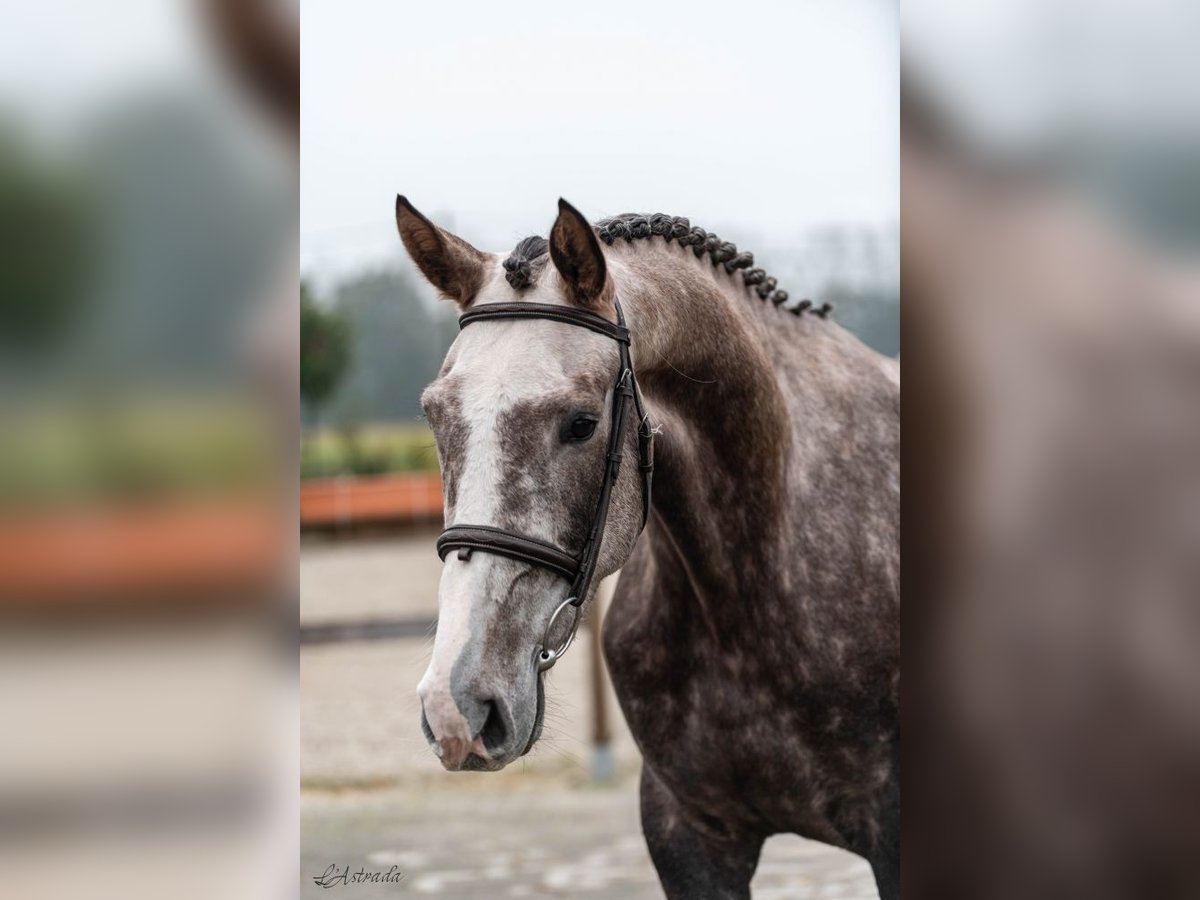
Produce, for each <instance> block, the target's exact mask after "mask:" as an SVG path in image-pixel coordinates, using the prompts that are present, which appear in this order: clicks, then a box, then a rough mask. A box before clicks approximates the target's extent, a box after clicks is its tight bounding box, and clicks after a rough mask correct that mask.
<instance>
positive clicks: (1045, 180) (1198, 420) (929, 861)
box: [901, 0, 1200, 898]
mask: <svg viewBox="0 0 1200 900" xmlns="http://www.w3.org/2000/svg"><path fill="white" fill-rule="evenodd" d="M903 27H904V38H903V42H904V59H903V66H904V73H903V87H902V93H903V96H902V101H901V110H902V111H901V120H902V125H901V131H902V141H901V144H902V147H901V159H902V164H901V180H902V190H903V196H904V202H903V212H902V230H903V271H904V275H903V291H904V328H903V332H904V333H903V342H904V359H905V376H904V377H905V391H906V396H907V403H906V406H905V418H904V429H905V451H904V460H903V468H904V484H905V491H906V492H907V498H908V502H907V504H906V509H905V518H904V548H903V552H904V564H905V584H904V591H905V605H906V612H905V617H904V652H905V658H906V674H905V684H906V688H905V694H906V700H905V702H906V712H905V727H906V729H907V733H906V743H905V745H904V746H905V763H904V765H905V779H904V793H905V799H906V803H907V812H906V818H905V868H904V879H905V885H904V886H905V891H906V893H911V894H912V895H913V896H919V897H931V896H939V897H940V896H944V897H963V896H978V897H997V898H1009V897H1012V898H1042V897H1046V898H1051V897H1054V898H1064V897H1070V898H1074V897H1086V898H1098V897H1111V898H1146V897H1155V898H1159V897H1163V898H1183V897H1194V896H1198V895H1200V866H1198V861H1200V818H1198V817H1197V816H1196V811H1197V809H1200V653H1198V652H1197V648H1198V646H1200V615H1198V613H1200V606H1198V601H1200V570H1198V569H1197V561H1198V560H1200V415H1198V412H1200V404H1198V399H1197V398H1200V365H1198V363H1200V167H1198V161H1200V106H1198V105H1197V104H1196V97H1197V96H1198V95H1200V94H1198V89H1200V58H1198V57H1197V55H1196V53H1195V42H1194V37H1195V35H1196V34H1197V33H1200V7H1197V5H1196V4H1194V3H1185V2H1174V0H1156V2H1150V3H1136V4H1135V3H1114V2H1100V3H1092V2H1089V3H1083V2H1075V0H1064V2H1057V3H1049V4H1046V3H1029V2H974V3H967V4H946V3H941V2H932V0H911V2H908V3H906V4H905V6H904V23H903ZM914 736H915V737H914ZM914 798H915V800H916V802H915V803H914V802H913V800H914Z"/></svg>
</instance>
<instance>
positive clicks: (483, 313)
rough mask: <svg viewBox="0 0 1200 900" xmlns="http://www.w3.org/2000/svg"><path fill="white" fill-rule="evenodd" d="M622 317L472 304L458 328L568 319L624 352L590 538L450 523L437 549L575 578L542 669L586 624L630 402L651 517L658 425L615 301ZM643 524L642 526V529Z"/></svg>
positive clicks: (539, 660) (543, 652)
mask: <svg viewBox="0 0 1200 900" xmlns="http://www.w3.org/2000/svg"><path fill="white" fill-rule="evenodd" d="M614 305H615V307H616V312H617V321H616V322H615V323H613V322H610V321H609V320H608V319H605V318H602V317H601V316H598V315H596V314H594V313H590V312H586V311H584V310H581V309H575V308H573V307H566V306H554V305H552V304H547V303H491V304H487V305H484V306H480V307H478V308H476V309H472V310H468V311H467V312H465V313H463V314H462V315H461V316H460V317H459V319H458V327H459V328H460V329H462V328H466V327H467V326H468V325H470V324H472V323H474V322H483V321H486V320H488V319H549V320H550V321H552V322H559V323H562V324H564V325H577V326H579V327H580V328H587V329H588V330H589V331H593V332H595V333H596V334H602V335H604V336H605V337H607V338H611V339H612V340H614V341H616V343H617V352H618V353H619V355H620V368H619V369H618V372H617V382H616V385H615V387H614V388H613V401H612V417H611V420H610V425H609V430H608V451H607V455H606V457H605V467H604V480H603V481H602V482H601V483H600V495H599V497H598V498H597V499H596V512H595V514H594V515H593V516H592V524H591V527H590V528H589V529H588V534H587V539H586V540H585V541H584V543H583V547H582V549H580V551H579V552H578V553H570V552H569V551H566V550H563V549H562V548H560V547H556V546H555V545H554V544H550V543H547V542H546V541H542V540H539V539H538V538H533V537H529V536H528V535H523V534H518V533H516V532H513V531H505V530H504V529H502V528H493V527H491V526H489V525H451V526H450V527H449V528H447V529H446V530H445V531H443V532H442V534H441V536H440V537H439V538H438V540H437V551H438V556H440V557H441V558H442V559H443V560H445V558H446V555H447V554H448V553H449V552H450V551H451V550H457V551H458V558H459V559H461V560H464V561H465V560H469V559H470V558H471V553H472V552H474V551H475V550H482V551H483V552H485V553H494V554H496V555H498V556H506V557H508V558H509V559H516V560H520V561H521V562H527V563H530V564H531V565H535V566H541V567H542V568H543V569H548V570H550V571H551V572H554V573H555V574H557V575H560V576H562V577H563V578H564V579H566V580H567V581H569V582H570V584H571V588H570V590H569V591H568V592H567V597H566V599H565V600H563V601H562V602H561V603H560V604H559V605H558V607H557V608H556V609H555V610H554V613H553V615H551V617H550V621H549V622H548V623H547V624H546V630H545V633H544V634H543V636H542V643H541V646H540V648H539V649H538V652H537V656H536V664H537V668H538V671H545V670H546V669H549V668H550V667H551V666H553V665H554V664H555V663H556V662H558V660H559V658H560V657H561V656H562V655H563V654H564V653H566V652H567V648H568V647H570V646H571V642H572V641H573V640H574V639H575V632H576V631H577V630H578V629H579V619H580V613H579V607H580V606H581V605H582V603H583V601H584V600H586V599H587V596H588V590H589V589H590V587H591V584H592V576H594V575H595V573H596V563H597V561H598V559H599V556H600V544H601V543H602V541H603V540H604V527H605V525H606V523H607V521H608V505H609V500H610V499H611V497H612V489H613V485H614V484H616V481H617V475H618V474H619V473H620V470H621V457H622V456H623V454H624V443H625V428H626V419H627V416H626V411H627V408H628V405H629V403H630V401H632V402H633V405H634V408H635V409H636V411H637V417H638V468H639V471H640V472H641V473H642V525H641V527H642V528H645V527H646V520H647V519H648V518H649V517H650V488H651V483H652V479H653V475H654V429H653V428H652V427H651V426H650V421H649V419H648V418H647V417H646V409H645V407H644V406H643V405H642V395H641V391H640V389H639V388H638V383H637V377H636V376H635V375H634V372H633V364H632V363H631V361H630V358H629V329H628V328H626V327H625V316H624V314H623V313H622V312H621V304H620V302H619V301H615V300H614ZM639 530H640V529H639ZM567 607H571V608H572V609H573V611H574V618H573V620H572V622H571V629H570V632H569V633H568V634H567V637H566V639H565V640H563V641H562V642H560V644H559V646H558V647H557V648H556V649H553V650H552V649H550V647H549V641H550V632H551V631H552V630H553V629H554V626H555V625H556V624H557V622H558V619H559V617H560V616H561V615H562V613H563V611H564V610H565V609H566V608H567Z"/></svg>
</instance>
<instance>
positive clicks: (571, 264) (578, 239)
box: [550, 197, 608, 306]
mask: <svg viewBox="0 0 1200 900" xmlns="http://www.w3.org/2000/svg"><path fill="white" fill-rule="evenodd" d="M550 259H552V260H553V261H554V268H556V269H558V274H559V275H561V276H562V279H563V282H564V283H565V284H566V287H567V294H568V295H569V296H570V298H571V299H572V300H574V301H575V302H576V303H578V304H580V305H581V306H598V305H600V303H601V302H602V301H603V300H605V299H606V295H607V288H608V267H607V266H606V265H605V262H604V251H602V250H601V249H600V241H599V240H597V239H596V232H595V231H594V230H593V229H592V226H591V223H590V222H588V220H587V219H585V218H584V217H583V214H582V213H580V212H579V210H577V209H576V208H575V207H573V206H572V205H571V204H570V203H568V202H567V201H566V200H563V199H562V198H561V197H560V198H559V200H558V218H557V219H555V220H554V228H552V229H551V230H550Z"/></svg>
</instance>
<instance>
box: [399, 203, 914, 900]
mask: <svg viewBox="0 0 1200 900" xmlns="http://www.w3.org/2000/svg"><path fill="white" fill-rule="evenodd" d="M396 218H397V224H398V226H399V230H400V236H401V238H402V239H403V241H404V245H405V246H406V247H407V249H408V252H409V253H410V254H411V256H412V258H413V260H414V261H415V262H416V264H417V266H418V267H419V268H420V270H421V271H422V272H423V273H424V274H425V276H426V277H427V278H428V279H429V280H430V282H432V283H433V285H434V286H435V287H436V288H437V289H438V290H439V291H440V292H441V293H442V294H444V295H445V296H447V297H449V298H450V299H451V300H453V301H454V302H455V303H456V304H457V305H458V307H459V308H460V310H463V311H464V312H467V311H471V310H476V311H478V310H481V309H483V308H485V307H486V306H487V305H489V304H497V303H505V304H511V303H514V302H517V303H539V304H549V305H557V306H559V307H565V308H567V309H568V310H570V311H571V314H572V315H575V314H576V313H578V312H590V313H592V314H594V315H596V316H599V317H601V318H603V319H605V320H608V321H609V322H616V321H617V319H618V310H620V311H622V312H623V314H624V319H625V322H626V324H627V326H628V333H629V335H630V343H629V353H630V360H631V363H632V369H633V371H634V372H636V378H637V382H639V383H640V387H641V393H640V394H639V395H638V399H639V400H642V399H644V403H645V412H646V418H647V419H648V421H649V422H651V423H653V426H654V430H655V431H656V432H657V434H658V441H657V443H658V449H657V456H658V458H657V461H656V467H655V474H654V483H653V501H652V508H651V510H650V515H649V519H648V521H647V522H646V525H645V528H644V530H643V529H642V520H643V510H642V501H643V497H644V496H645V492H646V491H647V490H648V488H649V485H647V484H645V483H644V481H643V479H642V478H640V477H639V467H638V466H637V465H625V466H623V467H621V468H620V470H619V473H618V474H616V475H615V478H614V479H613V480H612V486H611V503H610V504H608V506H607V507H606V508H605V509H604V512H605V513H606V515H604V516H603V518H604V519H605V523H606V527H605V529H604V531H603V539H602V540H601V541H600V542H599V543H600V546H599V551H598V554H597V556H596V560H595V576H596V577H595V580H593V581H592V582H591V584H592V585H593V586H594V585H595V584H596V583H598V581H599V579H600V578H602V577H604V576H606V575H608V574H611V573H613V572H615V571H617V570H618V569H621V570H622V571H621V577H620V580H619V584H618V586H617V589H616V593H615V598H614V600H613V603H612V607H611V609H610V611H609V614H608V615H607V617H606V620H605V626H604V647H605V654H606V656H607V659H608V665H609V669H610V670H611V672H612V677H613V681H614V684H615V687H616V691H617V696H618V697H619V699H620V703H621V707H622V709H623V711H624V713H625V717H626V719H627V721H628V723H629V727H630V729H631V730H632V732H633V735H634V738H635V739H636V740H637V743H638V746H639V748H640V749H641V752H642V755H643V768H642V781H641V808H642V824H643V830H644V832H645V837H646V842H647V844H648V846H649V850H650V855H651V857H652V858H653V860H654V864H655V867H656V868H657V870H658V875H659V878H660V880H661V881H662V885H663V888H664V890H665V892H666V894H667V896H668V897H672V898H677V897H679V898H682V897H686V898H696V897H748V896H749V885H750V880H751V877H752V876H753V874H754V870H755V867H756V865H757V862H758V858H759V854H760V851H761V848H762V844H763V841H764V840H765V839H766V838H767V837H768V836H770V835H772V834H776V833H780V832H794V833H796V834H800V835H802V836H804V837H808V838H812V839H816V840H819V841H824V842H826V843H829V844H833V845H836V846H838V847H843V848H846V849H848V850H851V851H853V852H855V853H858V854H860V855H861V856H863V857H865V858H866V859H867V860H868V861H869V862H870V864H871V866H872V868H873V870H874V872H875V876H876V881H877V883H878V885H879V891H880V894H881V896H882V897H883V898H884V900H891V898H895V897H899V896H900V723H899V670H900V635H899V631H900V550H899V527H900V481H899V475H900V375H899V364H898V363H897V362H896V361H895V360H891V359H888V358H885V357H882V356H880V355H879V354H877V353H875V352H874V351H872V350H870V349H868V348H867V347H865V346H864V345H863V344H862V343H861V342H859V341H858V340H857V339H856V338H854V337H853V336H852V335H850V334H849V333H848V332H846V331H845V330H844V329H842V328H841V327H839V326H838V325H837V324H835V323H834V322H833V321H832V320H831V319H830V318H829V317H828V315H827V314H828V312H829V307H828V306H822V307H820V308H816V309H814V308H813V307H812V306H811V304H809V303H808V302H807V301H804V302H801V303H795V302H788V297H787V294H786V293H785V292H784V291H782V290H779V289H777V288H776V283H775V279H773V278H771V277H769V276H768V275H767V274H766V273H765V272H764V271H763V270H762V269H759V268H755V267H754V265H753V258H752V256H751V255H750V254H749V253H740V252H738V250H737V248H736V247H734V246H733V245H732V244H730V243H728V242H725V241H721V240H720V239H719V238H717V237H716V236H715V235H712V234H709V233H708V232H706V231H704V230H703V229H701V228H696V227H693V226H691V224H690V223H689V222H688V221H687V220H686V219H683V218H680V217H673V216H666V215H661V214H657V215H650V216H641V215H622V216H618V217H615V218H612V219H608V220H605V221H602V222H600V223H598V224H596V225H595V226H593V225H592V224H590V223H589V222H588V221H587V220H586V219H585V218H584V217H583V216H582V215H581V214H580V213H579V212H577V211H576V210H575V209H574V208H573V207H571V206H570V205H569V204H567V203H566V202H564V201H560V202H559V214H558V218H557V219H556V221H555V223H554V226H553V229H552V230H551V233H550V237H549V239H548V240H547V239H544V238H541V237H531V238H526V239H525V240H523V241H521V242H520V243H519V244H518V245H517V247H516V249H515V250H513V251H512V252H511V253H510V254H508V255H507V256H505V255H502V254H493V253H485V252H482V251H479V250H477V249H475V248H474V247H472V246H471V245H470V244H468V243H466V242H465V241H463V240H462V239H460V238H458V237H456V236H455V235H452V234H450V233H449V232H446V231H444V230H442V229H440V228H438V227H437V226H436V225H434V224H433V223H431V222H430V221H429V220H428V219H426V218H425V217H424V216H422V215H421V214H420V213H419V212H417V210H416V209H414V208H413V207H412V206H411V205H410V204H409V203H408V201H407V200H405V199H404V198H402V197H401V198H397V204H396ZM617 368H618V354H617V350H616V349H614V343H613V340H612V339H610V336H607V335H605V334H602V333H596V332H595V331H594V330H589V329H587V328H578V327H574V326H573V324H571V323H570V322H565V321H555V320H554V319H553V318H534V319H530V320H518V319H510V320H503V319H494V318H493V320H491V321H487V322H480V323H479V324H474V325H471V327H467V328H464V329H463V330H462V332H461V333H460V335H459V336H458V338H457V340H456V341H455V342H454V344H453V346H452V347H451V348H450V351H449V353H448V354H447V356H446V360H445V362H444V364H443V365H442V368H441V371H440V373H439V375H438V377H437V379H436V380H435V381H434V382H433V383H432V384H431V385H430V386H429V388H428V389H427V390H426V391H425V393H424V395H423V398H422V401H423V406H424V409H425V412H426V415H427V416H428V419H429V422H430V425H431V426H432V428H433V430H434V433H435V435H436V438H437V444H438V455H439V458H440V461H441V466H442V474H443V479H444V483H445V507H446V522H447V524H448V525H451V526H453V525H455V524H456V523H471V524H483V525H488V526H490V527H491V528H492V529H494V530H498V531H501V532H504V533H510V534H517V535H525V536H528V538H530V539H533V541H534V542H542V543H544V544H545V545H547V546H553V547H558V548H565V550H566V551H567V552H568V553H576V552H580V549H579V548H581V547H584V546H585V543H586V541H587V537H588V534H589V528H590V527H591V526H592V525H593V519H594V515H595V512H596V497H597V495H598V493H600V491H601V488H602V486H603V485H604V483H605V480H606V474H605V473H606V452H608V451H606V444H607V443H608V440H609V436H610V433H611V431H612V430H613V429H614V423H613V422H612V421H611V418H612V417H611V415H610V414H609V411H610V410H612V409H614V408H618V409H624V412H623V415H627V416H630V417H631V418H632V417H635V416H636V413H635V412H634V407H633V406H632V405H630V406H628V407H623V406H622V407H614V401H615V400H616V397H615V394H616V392H617V390H618V388H619V387H620V382H615V381H614V374H615V373H616V372H617ZM639 424H644V423H640V422H636V421H635V422H632V423H631V427H629V428H627V429H625V431H624V432H623V434H622V435H621V440H622V442H624V443H625V444H626V445H627V446H626V448H625V449H626V450H627V452H626V454H625V455H626V456H627V457H630V458H633V459H635V460H636V459H637V456H638V445H637V441H638V434H637V426H638V425H639ZM583 593H585V594H586V595H587V596H584V597H582V598H580V600H581V602H582V604H583V606H584V607H585V608H586V604H587V603H588V602H589V601H590V599H591V594H592V593H594V588H593V589H592V590H585V591H584V592H583ZM564 596H565V592H564V584H563V575H562V573H561V572H555V571H553V570H552V569H551V568H548V567H547V566H546V565H539V564H536V563H533V562H530V561H528V560H525V559H521V558H513V556H512V555H511V554H509V555H506V554H505V553H503V552H474V553H472V552H460V553H458V554H451V555H449V556H448V557H447V558H446V563H445V566H444V569H443V573H442V580H441V586H440V596H439V619H438V631H437V637H436V640H435V643H434V650H433V656H432V660H431V662H430V665H429V669H428V671H427V672H426V674H425V676H424V678H423V679H422V680H421V684H420V687H419V694H420V697H421V703H422V722H421V724H422V728H423V730H424V732H425V735H426V737H427V738H428V740H429V743H430V745H431V746H432V748H433V750H434V752H435V753H436V754H437V755H438V756H439V757H440V759H441V761H442V764H443V765H444V766H445V767H446V768H447V769H452V770H456V769H499V768H502V767H503V766H505V765H507V764H508V763H510V762H512V761H513V760H514V759H517V758H519V757H520V756H522V755H523V754H525V753H527V752H528V751H529V749H530V748H531V747H532V746H533V744H534V743H535V742H536V740H537V738H538V736H539V735H540V733H541V727H542V717H543V711H544V694H543V687H542V681H543V679H542V677H541V674H542V668H543V667H542V666H540V665H539V664H538V658H539V653H542V654H545V648H544V646H543V644H544V643H546V641H547V640H548V639H549V638H551V637H554V643H555V644H558V643H559V642H560V640H561V635H550V634H548V623H549V621H550V618H551V616H552V615H553V614H554V612H555V611H556V610H557V609H558V606H559V604H560V603H561V602H562V601H563V598H564ZM575 613H576V615H579V614H581V613H579V612H578V611H577V610H576V611H575ZM563 620H564V623H565V620H566V617H565V616H564V617H563ZM566 627H567V626H566V625H565V624H562V623H560V624H559V625H556V628H559V629H560V630H561V629H565V628H566ZM543 658H545V657H544V655H543Z"/></svg>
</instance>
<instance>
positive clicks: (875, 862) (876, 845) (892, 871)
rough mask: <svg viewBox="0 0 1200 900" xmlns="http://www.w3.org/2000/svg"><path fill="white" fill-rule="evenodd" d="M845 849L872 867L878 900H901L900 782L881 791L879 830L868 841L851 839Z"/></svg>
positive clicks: (897, 778)
mask: <svg viewBox="0 0 1200 900" xmlns="http://www.w3.org/2000/svg"><path fill="white" fill-rule="evenodd" d="M848 849H850V850H852V851H853V852H855V853H857V854H858V855H859V856H861V857H863V859H865V860H866V861H867V862H868V863H870V864H871V872H872V873H873V874H874V875H875V886H876V887H877V888H878V889H879V898H880V900H900V778H899V774H898V773H897V775H896V776H894V777H893V779H892V781H891V783H890V784H888V785H887V787H885V788H884V795H883V798H882V803H881V804H880V810H879V821H878V828H877V830H876V831H875V834H874V835H873V838H872V839H870V840H866V839H857V840H855V839H852V840H851V841H849V847H848Z"/></svg>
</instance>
